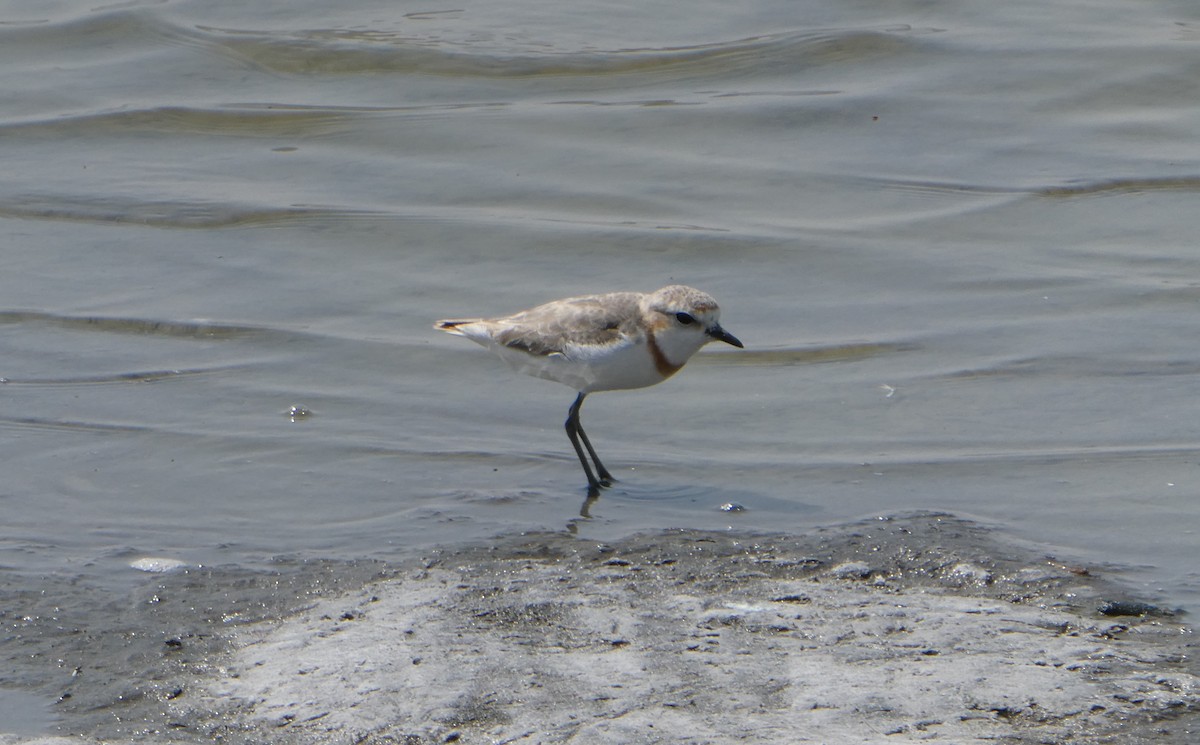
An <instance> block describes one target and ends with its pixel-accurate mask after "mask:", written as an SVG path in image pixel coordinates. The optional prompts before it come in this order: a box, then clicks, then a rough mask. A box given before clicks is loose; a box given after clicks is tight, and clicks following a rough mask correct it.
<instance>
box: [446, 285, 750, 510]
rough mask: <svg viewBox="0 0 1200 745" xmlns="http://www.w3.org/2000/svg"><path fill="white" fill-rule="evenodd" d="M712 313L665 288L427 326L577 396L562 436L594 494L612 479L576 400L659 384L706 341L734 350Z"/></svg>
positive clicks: (687, 293) (675, 288)
mask: <svg viewBox="0 0 1200 745" xmlns="http://www.w3.org/2000/svg"><path fill="white" fill-rule="evenodd" d="M720 316H721V310H720V308H718V307H717V302H716V301H715V300H713V299H712V297H711V296H710V295H708V294H706V293H703V292H701V291H700V290H696V289H693V288H691V287H684V286H683V285H671V286H669V287H664V288H662V289H661V290H656V291H654V292H650V293H640V292H610V293H607V294H603V295H585V296H582V297H571V298H564V299H562V300H554V301H552V302H549V303H546V304H545V305H539V306H537V307H536V308H530V309H529V310H523V311H521V312H519V313H514V314H513V315H511V316H504V317H503V318H471V319H466V320H460V321H438V322H437V323H435V324H434V328H436V329H439V330H441V331H446V332H449V333H451V334H456V335H458V336H465V337H467V338H468V339H470V340H471V341H474V342H476V343H478V344H481V345H483V346H485V347H487V348H489V349H491V350H493V351H495V352H497V353H498V354H499V355H500V357H501V358H503V359H504V361H505V362H507V363H508V364H509V365H511V366H512V367H514V368H515V369H516V370H518V371H519V372H523V373H525V374H527V375H533V376H535V377H538V378H545V379H547V380H553V381H556V382H559V383H562V384H563V385H566V386H570V387H571V388H572V389H574V390H575V391H576V392H578V396H576V398H575V403H573V404H571V407H570V409H568V415H567V422H566V429H567V438H568V439H570V441H571V445H572V446H574V448H575V454H576V455H578V456H579V462H580V464H581V465H582V466H583V472H584V474H586V475H587V480H588V496H589V497H595V496H596V495H598V494H599V493H600V488H601V487H607V486H611V485H612V483H613V481H615V480H616V479H614V478H613V475H612V474H611V473H609V471H608V469H607V468H605V467H604V464H602V463H601V462H600V458H598V457H597V456H596V450H595V448H593V447H592V443H591V442H590V441H589V440H588V436H587V434H586V433H585V432H584V431H583V425H582V424H580V422H579V409H580V407H581V406H583V399H584V398H586V397H587V395H588V394H589V393H594V392H596V391H614V390H622V389H628V388H644V387H646V386H650V385H654V384H655V383H661V382H662V381H664V380H666V379H667V378H669V377H671V376H672V375H674V374H675V373H677V372H679V369H680V368H682V367H683V365H684V363H686V362H687V361H688V359H690V358H691V356H692V355H693V354H695V353H696V352H697V350H699V349H700V347H703V346H704V345H705V344H708V343H709V342H712V341H723V342H725V343H726V344H732V345H733V346H735V347H738V348H742V346H743V345H742V343H741V342H740V341H738V339H737V337H735V336H733V335H732V334H730V333H729V332H728V331H726V330H725V329H723V328H721V324H720V323H718V319H719V318H720ZM585 448H586V450H587V454H586V455H585V454H584V449H585ZM588 456H591V463H589V462H588ZM592 464H595V467H596V468H595V470H594V471H593V470H592Z"/></svg>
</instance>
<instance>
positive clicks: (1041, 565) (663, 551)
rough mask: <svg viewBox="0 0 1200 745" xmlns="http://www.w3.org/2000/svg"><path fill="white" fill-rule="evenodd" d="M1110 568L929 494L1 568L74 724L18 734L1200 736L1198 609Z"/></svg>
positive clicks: (388, 739)
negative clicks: (217, 563) (899, 500)
mask: <svg viewBox="0 0 1200 745" xmlns="http://www.w3.org/2000/svg"><path fill="white" fill-rule="evenodd" d="M1099 574H1101V573H1100V572H1098V571H1097V570H1096V569H1094V568H1090V569H1089V568H1086V567H1076V566H1069V565H1065V564H1062V563H1059V562H1057V561H1056V560H1054V559H1053V558H1049V557H1046V556H1045V555H1041V554H1039V553H1038V552H1037V551H1036V550H1032V549H1029V548H1026V547H1016V546H1011V545H1005V544H1002V543H1000V542H998V541H997V540H995V538H994V537H993V536H992V535H990V534H989V533H988V532H987V531H985V530H983V529H982V528H980V527H978V526H975V525H973V524H971V523H968V522H964V521H961V520H957V519H955V518H952V517H949V516H937V515H922V516H912V517H902V518H892V519H886V520H878V521H871V522H867V523H861V524H855V525H849V526H842V527H837V528H829V529H824V530H819V531H815V532H813V533H810V534H805V535H799V536H778V535H770V536H756V535H738V534H733V533H701V532H694V531H668V532H660V533H652V534H644V535H640V536H635V537H633V538H630V539H627V540H623V541H621V542H618V543H613V544H609V545H598V544H596V543H595V542H589V541H585V540H581V539H577V538H574V537H572V536H569V535H565V534H564V535H534V536H523V537H519V538H513V539H505V540H500V541H497V542H496V543H495V544H494V545H490V546H468V547H457V548H446V549H441V550H438V551H433V552H429V553H427V554H426V555H425V556H424V557H422V558H421V559H419V560H413V561H412V562H410V563H406V564H404V565H401V566H385V565H382V564H376V563H348V564H341V563H337V562H324V563H306V562H294V563H289V562H286V561H285V562H281V564H280V569H279V571H277V572H249V571H245V570H232V569H225V570H223V569H219V568H218V569H204V570H199V569H191V570H182V571H176V572H173V573H168V574H163V575H161V576H155V577H153V578H151V581H148V582H147V583H146V584H145V586H141V587H138V588H136V589H135V590H134V591H133V592H132V594H131V596H130V597H116V598H111V597H110V598H109V599H108V601H107V604H104V603H101V604H100V606H99V607H92V608H90V609H89V610H88V612H87V613H83V612H82V611H80V616H79V617H78V618H75V617H68V616H70V613H68V612H67V611H64V610H63V608H64V607H65V605H66V604H64V603H63V602H59V603H53V602H51V601H50V600H47V598H46V593H45V592H44V591H42V592H34V591H33V590H31V589H30V588H6V590H5V598H4V600H5V602H6V607H7V608H10V609H13V610H6V611H5V613H4V616H3V619H4V622H5V631H6V635H7V637H8V639H7V641H8V642H10V643H8V644H6V645H5V646H6V650H7V651H6V657H7V658H8V659H7V660H6V664H9V665H10V666H14V665H15V667H14V668H13V669H15V670H17V671H18V672H17V674H16V675H15V676H14V677H13V679H11V680H6V681H5V682H6V686H8V687H12V686H13V685H14V684H17V685H20V686H21V687H22V689H23V690H26V691H30V690H31V691H37V692H39V693H40V694H41V695H43V696H44V697H45V698H46V700H47V701H49V702H54V703H52V704H49V712H50V716H51V717H52V718H51V719H50V720H48V722H47V727H48V726H53V727H54V728H55V729H56V734H57V736H50V734H49V732H48V731H42V732H24V733H17V734H8V735H0V743H4V745H10V744H11V743H22V745H30V744H32V743H38V744H39V745H49V744H50V743H66V742H71V743H76V744H77V743H80V742H81V741H82V742H89V741H91V742H101V741H104V742H112V741H138V742H189V743H191V742H212V741H214V740H218V739H219V740H220V741H222V742H231V743H243V742H244V743H251V742H253V743H408V744H410V745H417V744H424V743H444V742H460V743H566V742H572V743H724V742H755V743H757V742H763V743H780V742H797V743H801V742H812V743H859V742H872V743H874V742H887V743H903V742H923V741H927V740H937V741H941V742H953V743H985V742H986V743H997V742H1001V743H1047V742H1071V743H1123V744H1124V743H1194V742H1197V741H1200V666H1198V665H1197V663H1196V655H1195V652H1196V641H1195V638H1194V636H1193V635H1192V633H1191V629H1190V627H1189V626H1188V625H1187V624H1186V622H1185V620H1184V619H1182V618H1180V617H1178V616H1177V615H1176V614H1173V613H1171V612H1169V611H1167V610H1163V609H1159V608H1155V607H1153V606H1149V605H1146V604H1144V603H1139V602H1138V601H1137V600H1136V599H1134V598H1130V597H1128V596H1127V595H1126V594H1125V593H1124V592H1123V591H1122V590H1121V588H1120V586H1119V585H1117V584H1114V583H1112V582H1110V581H1109V580H1107V579H1105V578H1104V577H1103V576H1098V575H1099ZM57 591H60V592H66V591H69V590H68V588H58V590H57ZM76 591H77V592H78V593H79V595H80V596H81V597H87V596H89V593H92V592H93V590H92V589H89V588H76ZM13 603H16V604H17V605H18V606H20V607H19V608H15V609H14V606H13V605H12V604H13ZM84 605H86V603H85V604H84ZM52 609H57V610H56V611H54V610H52ZM18 619H25V620H24V621H19V620H18ZM26 726H27V725H26ZM0 731H3V728H2V727H0ZM66 736H70V737H69V739H62V738H64V737H66ZM81 738H82V739H81Z"/></svg>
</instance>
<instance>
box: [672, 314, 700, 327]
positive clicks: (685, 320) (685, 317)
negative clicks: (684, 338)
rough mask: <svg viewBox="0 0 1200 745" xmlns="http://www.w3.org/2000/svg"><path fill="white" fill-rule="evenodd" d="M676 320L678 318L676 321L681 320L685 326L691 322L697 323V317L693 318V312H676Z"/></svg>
mask: <svg viewBox="0 0 1200 745" xmlns="http://www.w3.org/2000/svg"><path fill="white" fill-rule="evenodd" d="M675 320H676V321H679V322H680V323H682V324H683V325H684V326H687V325H688V324H689V323H695V322H696V319H695V318H692V316H691V314H689V313H676V314H675Z"/></svg>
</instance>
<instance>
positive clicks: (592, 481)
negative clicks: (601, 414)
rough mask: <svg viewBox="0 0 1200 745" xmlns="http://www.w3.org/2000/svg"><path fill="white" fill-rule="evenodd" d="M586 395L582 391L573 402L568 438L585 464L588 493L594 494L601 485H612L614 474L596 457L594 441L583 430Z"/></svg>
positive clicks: (568, 422) (570, 411)
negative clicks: (581, 410)
mask: <svg viewBox="0 0 1200 745" xmlns="http://www.w3.org/2000/svg"><path fill="white" fill-rule="evenodd" d="M586 395H587V394H586V393H580V394H579V396H578V398H576V399H575V403H573V404H571V408H570V410H569V412H568V416H567V423H566V428H567V438H568V439H570V440H571V444H572V445H573V446H574V447H575V454H576V455H578V456H579V463H580V465H582V466H583V472H584V474H586V475H587V479H588V495H589V496H593V495H595V494H599V492H600V487H602V486H611V485H612V482H613V480H614V479H613V477H612V474H610V473H609V472H608V469H607V468H605V467H604V464H603V463H601V462H600V459H599V458H597V457H596V450H595V448H593V447H592V443H591V442H590V441H588V436H587V434H586V433H585V432H584V431H583V426H582V425H580V423H579V407H580V406H582V405H583V399H584V396H586ZM580 440H583V445H584V446H585V447H587V453H588V455H590V456H592V462H594V463H595V464H596V471H598V472H599V474H600V478H599V479H597V478H596V475H595V474H594V473H592V466H591V464H589V463H588V459H587V456H585V455H584V454H583V447H581V446H580V445H579V441H580Z"/></svg>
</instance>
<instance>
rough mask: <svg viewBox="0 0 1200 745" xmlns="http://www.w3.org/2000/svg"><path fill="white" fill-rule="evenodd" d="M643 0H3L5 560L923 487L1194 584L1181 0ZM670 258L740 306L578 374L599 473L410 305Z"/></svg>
mask: <svg viewBox="0 0 1200 745" xmlns="http://www.w3.org/2000/svg"><path fill="white" fill-rule="evenodd" d="M643 5H644V4H640V5H638V4H628V5H626V4H617V5H614V4H609V3H583V4H580V3H572V4H571V5H570V6H547V5H546V4H543V3H537V2H528V1H522V0H518V1H517V2H510V3H504V4H502V5H499V6H498V5H495V4H487V3H477V2H465V3H455V4H454V5H452V6H444V7H443V6H438V5H405V4H401V5H399V6H397V5H396V4H395V3H390V2H389V3H373V2H354V3H349V4H346V3H343V4H340V5H338V6H330V5H329V4H328V3H312V2H288V3H282V2H273V1H271V0H262V1H260V2H257V3H252V4H246V3H232V2H229V3H214V2H197V1H195V0H190V1H182V2H146V3H138V2H133V3H120V4H113V5H109V6H100V7H97V6H96V5H94V4H88V3H78V2H57V3H40V4H38V5H37V6H36V7H35V6H25V7H18V8H9V9H8V10H7V11H5V12H4V14H3V17H0V88H2V89H3V90H5V91H6V95H5V96H3V97H0V133H2V135H3V136H2V137H0V155H2V157H3V159H4V162H5V169H4V170H3V172H2V173H0V231H3V233H2V235H3V240H2V241H0V260H2V265H3V267H4V270H3V272H0V378H3V379H4V381H5V382H4V383H3V384H2V385H0V442H2V444H3V448H4V452H5V456H6V457H5V468H4V470H5V478H4V481H3V485H2V486H0V509H2V510H3V514H4V520H3V521H2V523H3V524H2V525H0V563H2V565H3V566H5V567H6V568H8V569H9V570H12V571H17V572H23V573H28V574H29V576H30V577H31V578H36V577H37V575H38V574H39V573H42V572H45V571H54V572H65V573H71V572H78V573H86V574H91V575H99V576H100V577H102V578H104V577H107V578H109V579H111V580H113V581H117V582H121V581H125V580H123V579H122V578H123V577H125V576H127V575H128V574H129V573H130V572H131V570H129V569H128V567H127V565H128V562H129V561H131V560H133V559H136V558H138V557H141V556H146V555H152V556H166V557H174V558H179V559H183V560H185V561H188V562H194V563H205V564H212V563H233V564H239V565H245V566H252V565H255V564H257V563H259V562H262V561H264V560H265V559H267V558H269V557H272V556H276V555H280V554H286V555H293V556H299V557H306V556H331V557H345V558H349V557H358V556H367V557H382V558H390V557H395V556H399V555H402V554H404V553H405V552H407V551H409V550H411V549H412V548H414V547H422V546H427V545H429V544H433V543H447V542H455V541H460V540H475V539H482V538H487V537H489V536H493V535H496V534H505V533H513V532H520V531H527V530H542V529H552V530H562V529H569V530H573V531H576V532H578V533H579V534H581V535H585V536H589V537H595V538H596V539H600V540H603V539H606V538H611V537H613V536H617V535H623V534H626V533H628V532H630V531H634V530H638V529H642V528H663V527H672V526H679V527H697V528H722V527H725V526H730V525H732V526H735V527H739V528H746V529H780V530H788V529H799V528H801V527H804V526H808V525H812V524H819V523H828V522H839V521H842V520H846V519H851V518H855V517H859V516H864V515H873V514H888V513H895V512H904V511H908V510H946V511H949V512H952V513H955V514H958V515H961V516H968V517H973V518H976V519H979V520H982V521H984V522H986V523H988V524H991V525H995V526H998V527H1001V528H1003V529H1005V530H1006V531H1008V532H1009V533H1010V534H1011V535H1013V536H1015V537H1017V538H1020V539H1024V540H1029V541H1034V542H1037V543H1039V544H1042V545H1044V546H1045V549H1046V551H1047V552H1051V553H1055V554H1056V555H1059V556H1062V557H1068V558H1071V559H1072V560H1076V561H1081V562H1086V563H1089V564H1093V565H1095V564H1111V565H1115V566H1119V567H1123V568H1125V569H1127V570H1129V571H1130V572H1131V575H1130V576H1131V577H1132V578H1133V579H1134V580H1135V581H1136V582H1137V583H1139V584H1140V585H1141V586H1142V587H1143V589H1144V590H1145V591H1146V592H1147V593H1148V594H1149V595H1150V596H1151V597H1152V598H1154V599H1157V600H1160V601H1163V602H1167V603H1169V604H1172V605H1181V606H1187V607H1191V608H1193V609H1194V608H1196V607H1197V606H1198V605H1200V572H1198V571H1197V570H1196V566H1197V563H1198V561H1200V548H1198V547H1197V546H1198V540H1197V527H1198V520H1197V518H1198V515H1197V513H1198V509H1200V508H1198V507H1197V504H1198V501H1197V492H1198V491H1200V436H1198V435H1197V424H1196V422H1197V421H1198V418H1197V410H1196V403H1195V401H1196V398H1195V390H1196V381H1197V373H1198V372H1200V348H1198V347H1197V345H1196V343H1195V340H1196V338H1197V332H1198V331H1200V314H1198V312H1197V311H1198V310H1200V254H1198V253H1197V251H1196V248H1195V236H1196V235H1197V231H1198V228H1200V216H1198V215H1200V213H1198V212H1197V210H1196V209H1195V203H1196V197H1197V191H1200V145H1198V144H1197V143H1200V137H1198V135H1200V131H1198V130H1200V117H1197V113H1198V112H1197V104H1196V101H1197V100H1200V99H1198V98H1197V95H1196V94H1197V88H1198V87H1200V84H1198V83H1197V81H1200V61H1198V60H1200V57H1197V55H1196V51H1197V49H1198V47H1197V42H1200V25H1198V24H1200V18H1198V13H1197V10H1196V8H1195V7H1193V6H1192V5H1190V4H1183V3H1170V2H1151V3H1140V4H1137V5H1130V4H1127V3H1118V2H1102V3H1101V4H1100V5H1097V4H1096V3H1094V2H1093V3H1070V2H1062V3H1054V4H1051V5H1046V4H1044V3H1023V2H1019V3H1003V4H996V3H985V2H967V3H954V4H949V3H945V4H943V3H932V4H931V3H924V2H921V3H918V2H901V3H889V4H887V5H886V6H878V5H876V4H871V3H849V4H847V3H809V2H802V3H795V2H787V3H782V2H771V0H765V1H757V0H756V1H755V2H751V3H750V4H746V3H741V4H737V5H729V4H719V3H702V4H701V6H699V7H698V6H697V5H696V4H695V3H689V4H686V5H678V6H670V5H663V4H656V5H653V6H646V7H643ZM660 6H661V7H660ZM669 282H684V283H687V284H692V285H695V286H698V287H700V288H702V289H705V290H707V291H709V292H710V293H712V294H713V295H714V296H716V297H717V298H718V300H719V301H720V302H721V303H722V307H723V311H724V315H723V317H722V322H723V324H724V325H725V326H726V327H727V328H728V329H729V330H730V331H731V332H732V333H734V334H737V335H738V336H739V337H740V338H741V339H742V340H743V341H744V342H745V343H746V347H747V349H746V350H745V351H744V352H742V351H738V350H733V349H727V350H725V349H722V350H718V349H714V348H710V349H709V350H708V351H706V352H704V353H702V355H700V356H699V357H697V358H696V359H694V360H693V362H692V363H691V364H690V365H689V366H688V369H687V370H685V371H684V372H683V373H681V374H680V375H679V376H677V377H676V378H675V379H673V380H671V381H670V382H669V383H667V384H665V385H663V386H661V387H656V388H651V389H646V390H643V391H635V392H628V393H621V394H609V395H597V396H593V397H592V398H590V399H589V401H588V405H587V412H586V417H585V418H586V421H587V427H588V431H589V433H590V434H591V436H592V440H593V442H594V443H595V444H596V446H597V448H598V449H599V451H600V453H601V455H602V456H603V457H604V460H605V462H606V464H607V465H609V467H610V468H611V469H612V470H613V471H614V472H615V473H616V475H617V476H618V478H620V479H621V481H620V484H619V485H618V486H617V487H616V488H614V489H612V490H610V491H608V492H606V493H605V494H604V496H603V497H602V499H601V500H600V501H598V502H597V503H595V504H592V505H590V507H589V509H588V517H586V518H584V517H581V516H580V511H581V506H583V496H584V494H583V489H582V478H581V474H580V472H579V468H578V464H577V463H576V462H575V458H574V454H573V453H572V452H571V450H570V446H569V444H568V443H567V441H566V438H565V437H564V436H563V433H562V428H561V425H562V420H563V418H564V417H565V414H566V407H567V405H568V404H569V403H570V401H571V398H572V395H573V394H572V393H571V392H570V391H569V390H567V389H565V388H562V387H560V386H556V385H552V384H550V383H546V382H544V381H538V380H533V379H527V378H520V377H516V376H514V375H512V374H511V373H510V372H509V371H508V370H507V369H506V368H504V366H503V365H502V363H500V362H499V361H498V360H496V359H493V358H492V357H490V356H489V355H488V354H487V353H485V352H484V351H483V350H481V349H479V348H477V347H475V346H474V345H471V344H469V343H468V342H465V341H463V340H461V339H453V338H450V337H447V336H444V335H440V334H437V333H436V332H434V331H433V330H432V329H431V327H430V324H431V322H432V321H433V320H434V319H437V318H443V317H450V316H463V315H476V314H479V315H488V314H501V313H507V312H511V311H514V310H518V309H520V308H523V307H527V306H529V305H533V304H535V303H538V302H542V301H545V300H549V299H552V298H555V297H561V296H564V295H569V294H575V293H583V292H596V291H607V290H618V289H634V290H650V289H654V288H655V287H658V286H661V285H663V284H667V283H669ZM293 406H300V407H304V408H305V409H306V410H307V411H309V412H311V415H310V416H307V417H300V418H295V417H292V416H289V410H290V409H291V407H293ZM727 502H736V503H738V504H740V505H742V506H743V507H744V508H745V509H744V510H743V511H741V512H735V513H729V512H723V511H721V510H720V509H718V507H719V506H720V505H722V504H724V503H727Z"/></svg>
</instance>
